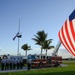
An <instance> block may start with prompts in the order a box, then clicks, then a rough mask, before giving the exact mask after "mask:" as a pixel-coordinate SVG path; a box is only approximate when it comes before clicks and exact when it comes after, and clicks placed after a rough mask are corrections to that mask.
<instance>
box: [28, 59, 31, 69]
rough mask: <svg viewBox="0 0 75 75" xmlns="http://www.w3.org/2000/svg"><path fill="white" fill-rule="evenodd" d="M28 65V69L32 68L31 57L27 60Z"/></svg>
mask: <svg viewBox="0 0 75 75" xmlns="http://www.w3.org/2000/svg"><path fill="white" fill-rule="evenodd" d="M27 63H28V64H27V65H28V70H30V69H31V59H28V61H27Z"/></svg>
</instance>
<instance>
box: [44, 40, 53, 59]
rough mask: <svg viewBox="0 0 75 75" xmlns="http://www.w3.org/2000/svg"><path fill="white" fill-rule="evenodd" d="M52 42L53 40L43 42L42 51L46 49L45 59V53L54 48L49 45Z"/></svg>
mask: <svg viewBox="0 0 75 75" xmlns="http://www.w3.org/2000/svg"><path fill="white" fill-rule="evenodd" d="M52 40H53V39H49V40H46V41H45V42H44V46H43V49H46V58H47V51H48V50H50V49H52V48H54V46H50V44H51V43H52Z"/></svg>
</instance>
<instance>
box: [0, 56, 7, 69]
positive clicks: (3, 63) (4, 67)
mask: <svg viewBox="0 0 75 75" xmlns="http://www.w3.org/2000/svg"><path fill="white" fill-rule="evenodd" d="M1 70H6V58H5V57H4V58H3V59H2V60H1Z"/></svg>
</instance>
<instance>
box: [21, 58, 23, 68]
mask: <svg viewBox="0 0 75 75" xmlns="http://www.w3.org/2000/svg"><path fill="white" fill-rule="evenodd" d="M20 68H21V69H22V68H23V59H22V57H21V59H20Z"/></svg>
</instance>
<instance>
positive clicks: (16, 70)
mask: <svg viewBox="0 0 75 75" xmlns="http://www.w3.org/2000/svg"><path fill="white" fill-rule="evenodd" d="M66 66H68V65H67V64H61V67H66ZM48 68H51V67H48ZM52 68H53V67H52ZM26 70H27V67H23V69H15V70H3V71H1V70H0V73H3V72H18V71H26ZM31 70H37V69H31Z"/></svg>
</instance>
